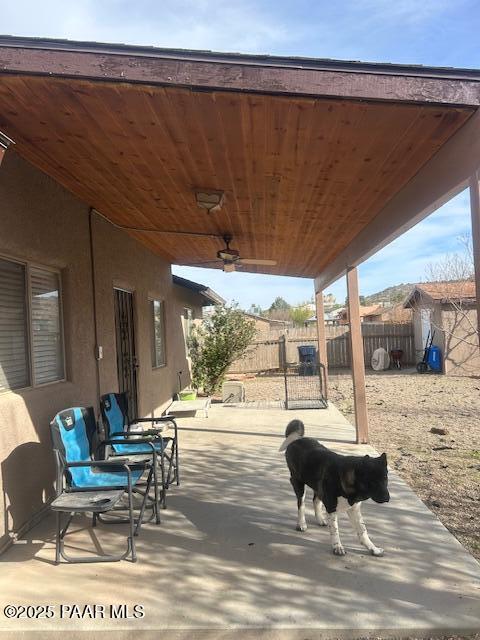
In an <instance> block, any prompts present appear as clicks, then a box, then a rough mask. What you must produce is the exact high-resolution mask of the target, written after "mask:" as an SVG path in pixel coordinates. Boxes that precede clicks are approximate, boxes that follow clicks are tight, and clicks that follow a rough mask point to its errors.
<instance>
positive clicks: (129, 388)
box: [114, 289, 138, 420]
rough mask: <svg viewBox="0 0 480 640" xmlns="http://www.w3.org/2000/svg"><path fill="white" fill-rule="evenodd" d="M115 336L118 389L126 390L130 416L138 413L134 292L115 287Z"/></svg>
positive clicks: (132, 416) (131, 418) (132, 417)
mask: <svg viewBox="0 0 480 640" xmlns="http://www.w3.org/2000/svg"><path fill="white" fill-rule="evenodd" d="M114 297H115V337H116V345H117V372H118V389H119V391H120V392H124V391H125V392H126V393H127V398H128V418H129V420H133V419H134V418H135V417H136V416H137V415H138V414H137V368H138V363H137V357H136V353H135V324H134V318H133V293H130V292H129V291H123V290H122V289H114Z"/></svg>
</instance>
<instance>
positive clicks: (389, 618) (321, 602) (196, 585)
mask: <svg viewBox="0 0 480 640" xmlns="http://www.w3.org/2000/svg"><path fill="white" fill-rule="evenodd" d="M295 415H296V416H298V417H300V418H302V419H303V420H304V421H305V424H306V429H307V433H308V434H309V435H311V436H314V437H318V438H320V439H321V441H322V442H325V443H326V444H327V445H328V446H330V447H332V448H334V449H335V450H337V451H341V452H354V453H367V452H369V453H372V449H371V448H370V447H368V446H361V447H360V448H359V447H358V445H354V444H352V442H353V441H354V439H355V431H354V429H353V427H352V426H351V425H350V424H349V423H347V422H346V420H345V419H344V418H343V416H342V415H341V414H340V413H339V412H338V411H337V410H336V409H335V408H334V407H330V408H329V409H328V410H325V411H303V412H302V411H300V412H295ZM290 417H291V414H290V413H288V412H286V411H284V410H281V409H268V408H264V409H255V408H254V407H252V408H248V409H246V408H244V407H242V406H240V405H238V406H222V405H212V408H211V410H210V414H209V417H208V418H204V417H198V418H183V419H181V420H180V427H181V448H182V474H183V481H182V485H181V487H179V488H177V487H175V488H172V489H171V490H170V492H169V499H168V505H169V508H168V510H167V511H165V512H164V513H163V524H162V525H161V526H155V525H153V524H147V525H145V526H144V528H143V530H142V531H141V535H140V537H139V539H138V554H139V562H138V563H136V564H132V563H130V562H122V563H114V564H108V565H94V566H93V567H94V570H93V571H92V568H93V567H92V566H88V565H59V566H57V567H55V566H53V565H52V562H53V559H54V540H53V535H54V526H53V519H51V518H50V519H47V520H45V521H43V522H42V523H41V525H39V526H38V527H36V528H35V529H33V530H32V531H30V532H29V533H28V535H27V536H26V537H25V539H24V540H22V541H19V542H18V543H17V544H16V545H15V546H14V547H13V548H11V549H10V550H9V551H8V552H7V553H6V554H4V555H3V556H2V562H1V571H0V593H1V594H2V597H1V600H2V606H4V605H6V604H25V603H29V604H32V605H37V604H47V603H48V604H55V605H57V606H56V609H55V610H56V612H57V617H56V618H54V619H51V620H45V619H37V620H15V619H14V620H6V619H5V618H2V620H1V621H0V630H1V631H2V637H6V638H7V637H12V638H13V637H18V633H19V632H20V631H21V632H28V633H27V637H29V636H30V634H32V635H33V634H35V637H39V632H40V631H43V632H44V635H45V637H47V633H48V637H52V635H53V634H57V633H58V634H65V632H66V631H67V630H68V635H69V637H77V635H80V629H81V631H82V632H83V633H85V632H87V631H89V630H90V631H94V630H98V631H100V630H101V631H102V632H106V631H109V630H112V631H115V633H116V635H117V637H118V634H120V633H121V632H127V631H130V632H131V633H135V634H138V633H141V637H150V636H151V637H154V636H155V637H158V634H166V635H168V637H169V638H195V639H196V638H208V639H210V638H237V637H238V638H250V637H252V638H258V637H260V638H272V639H273V638H276V639H280V640H281V639H283V638H288V639H290V638H292V639H293V638H295V639H300V638H305V637H308V638H322V637H359V636H363V635H367V634H369V633H373V634H375V636H381V635H382V634H389V635H395V636H396V637H398V636H401V635H409V636H414V635H427V634H428V636H432V635H434V633H444V634H445V635H447V634H452V633H467V631H472V632H473V631H476V630H478V628H479V627H480V576H479V571H478V563H477V562H476V561H475V560H474V559H473V558H472V557H471V556H470V555H469V554H468V553H467V552H466V551H465V550H464V549H463V548H462V546H461V545H460V544H459V543H458V542H457V541H456V540H455V538H454V537H453V536H452V535H451V534H450V533H449V532H448V531H447V530H446V529H445V528H444V527H443V525H442V524H441V523H440V522H439V521H438V520H437V519H436V517H435V516H434V515H433V514H432V513H431V512H430V511H429V510H428V509H427V508H426V507H425V506H424V504H423V503H422V502H421V501H420V500H419V499H418V498H417V497H416V496H415V495H414V494H413V492H412V491H411V490H410V489H409V487H408V486H407V485H405V483H404V482H402V481H401V480H400V479H399V478H398V476H396V475H395V474H391V476H390V489H391V501H390V503H388V504H386V505H375V504H373V503H372V504H369V503H366V504H365V509H364V512H365V518H366V522H367V524H368V527H369V533H370V535H371V537H372V540H373V541H374V542H375V543H376V544H379V545H381V546H382V547H384V548H385V556H384V557H383V558H373V557H371V556H369V555H367V554H366V552H365V550H364V549H363V548H361V547H360V545H359V544H358V542H357V538H356V536H355V534H354V533H353V531H352V530H351V528H350V525H349V522H348V519H347V518H346V517H342V518H340V531H341V535H342V539H343V542H344V544H345V546H346V548H347V555H346V556H345V557H344V558H338V557H335V556H333V555H332V553H331V549H330V541H329V535H328V531H327V530H326V528H323V527H318V526H317V525H316V524H315V522H314V518H313V509H312V508H311V503H310V497H311V496H310V495H308V494H307V523H308V526H309V528H308V531H307V532H306V533H299V532H297V531H295V523H296V502H295V497H294V495H293V492H292V490H291V487H290V483H289V480H288V472H287V468H286V465H285V460H284V455H283V454H282V453H279V452H278V447H279V445H280V443H281V442H282V437H283V436H282V432H283V430H284V428H285V423H286V421H287V420H288V419H290ZM77 524H78V531H76V532H75V533H72V535H71V536H69V541H68V544H69V545H71V546H69V548H68V549H69V550H70V551H71V552H72V553H74V552H75V553H78V552H82V553H83V551H84V550H87V549H92V543H93V544H94V545H95V544H97V545H103V544H105V545H108V548H109V549H110V548H111V547H112V544H113V546H115V544H118V546H119V547H121V546H122V545H123V543H124V538H123V535H124V532H123V531H122V530H121V529H122V527H121V526H120V528H119V529H117V528H116V527H114V528H113V529H112V527H110V528H108V527H105V526H100V527H99V528H97V529H96V530H92V529H91V527H90V520H89V519H85V520H82V519H81V518H79V519H78V520H77ZM47 585H48V586H47ZM68 603H71V604H78V605H86V604H103V605H106V611H107V614H106V619H97V620H89V619H88V618H86V619H83V620H79V619H76V618H75V617H73V619H68V616H67V614H65V618H64V619H59V617H58V616H59V611H60V608H59V605H60V604H68ZM111 604H127V605H128V606H129V612H130V615H133V613H132V612H133V605H135V604H141V605H143V606H144V612H145V616H144V617H143V618H141V619H128V620H125V619H109V614H108V610H109V605H111Z"/></svg>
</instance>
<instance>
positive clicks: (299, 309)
mask: <svg viewBox="0 0 480 640" xmlns="http://www.w3.org/2000/svg"><path fill="white" fill-rule="evenodd" d="M308 305H309V303H308V302H304V303H303V304H299V305H297V306H296V307H292V308H291V309H290V319H291V321H292V322H293V324H294V325H296V326H303V325H304V324H305V322H306V321H307V320H309V319H310V318H311V317H312V315H313V314H312V310H311V308H310V307H309V306H308Z"/></svg>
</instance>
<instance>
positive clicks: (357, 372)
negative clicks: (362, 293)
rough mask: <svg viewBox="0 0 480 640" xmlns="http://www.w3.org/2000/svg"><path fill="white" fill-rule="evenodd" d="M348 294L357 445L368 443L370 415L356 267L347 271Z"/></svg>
mask: <svg viewBox="0 0 480 640" xmlns="http://www.w3.org/2000/svg"><path fill="white" fill-rule="evenodd" d="M347 293H348V318H349V323H350V352H351V358H352V378H353V398H354V403H355V426H356V430H357V444H366V443H367V442H368V414H367V397H366V391H365V360H364V355H363V338H362V327H361V324H360V299H359V295H358V275H357V269H356V268H355V267H350V268H349V269H347Z"/></svg>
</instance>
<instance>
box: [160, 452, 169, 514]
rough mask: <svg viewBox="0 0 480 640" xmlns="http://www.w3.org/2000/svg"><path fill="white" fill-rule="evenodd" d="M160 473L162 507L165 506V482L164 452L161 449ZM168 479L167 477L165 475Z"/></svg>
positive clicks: (164, 507)
mask: <svg viewBox="0 0 480 640" xmlns="http://www.w3.org/2000/svg"><path fill="white" fill-rule="evenodd" d="M160 473H161V474H162V507H163V509H166V508H167V486H168V485H167V484H166V482H165V453H164V451H163V447H162V450H161V452H160ZM167 481H168V477H167Z"/></svg>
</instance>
